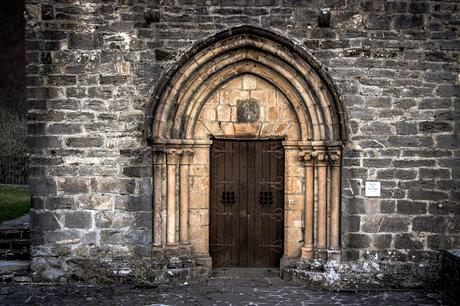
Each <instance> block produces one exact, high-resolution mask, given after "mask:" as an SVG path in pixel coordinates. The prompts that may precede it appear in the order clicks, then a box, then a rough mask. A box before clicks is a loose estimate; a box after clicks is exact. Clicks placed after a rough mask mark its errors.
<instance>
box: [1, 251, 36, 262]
mask: <svg viewBox="0 0 460 306" xmlns="http://www.w3.org/2000/svg"><path fill="white" fill-rule="evenodd" d="M29 259H30V250H29V249H8V250H0V260H29Z"/></svg>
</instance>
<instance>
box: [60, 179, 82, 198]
mask: <svg viewBox="0 0 460 306" xmlns="http://www.w3.org/2000/svg"><path fill="white" fill-rule="evenodd" d="M88 185H89V182H88V180H87V179H85V178H79V177H65V178H60V179H59V189H60V190H62V191H64V192H65V193H67V194H79V193H87V192H88V191H89V186H88Z"/></svg>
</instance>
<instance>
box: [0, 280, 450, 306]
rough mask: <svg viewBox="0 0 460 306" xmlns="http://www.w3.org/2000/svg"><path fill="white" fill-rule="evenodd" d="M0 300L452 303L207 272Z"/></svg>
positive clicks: (23, 290) (427, 295)
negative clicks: (152, 283)
mask: <svg viewBox="0 0 460 306" xmlns="http://www.w3.org/2000/svg"><path fill="white" fill-rule="evenodd" d="M0 305H66V306H67V305H78V306H82V305H130V306H132V305H371V306H377V305H385V306H389V305H401V306H402V305H404V306H410V305H454V304H453V303H452V302H450V301H449V300H447V299H446V297H445V296H443V295H441V294H439V293H436V292H426V291H407V290H403V291H361V292H351V291H350V292H331V291H325V290H318V289H307V288H305V287H302V286H301V285H297V284H291V283H288V282H286V281H283V280H281V279H278V278H261V279H244V278H239V279H234V278H210V279H209V280H207V281H206V282H203V283H200V284H192V285H181V286H178V287H176V288H174V289H166V288H155V289H147V288H136V287H133V286H120V285H119V286H115V285H112V286H89V285H59V286H51V285H39V284H23V285H21V284H17V283H16V284H0Z"/></svg>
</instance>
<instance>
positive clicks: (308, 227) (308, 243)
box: [299, 151, 315, 258]
mask: <svg viewBox="0 0 460 306" xmlns="http://www.w3.org/2000/svg"><path fill="white" fill-rule="evenodd" d="M299 157H300V159H301V160H302V161H303V162H305V206H304V225H305V230H304V246H303V247H302V257H303V258H312V257H313V245H314V213H315V207H314V205H315V204H314V198H315V197H314V192H315V184H314V182H315V176H314V168H313V158H312V156H311V152H309V151H303V152H301V153H300V154H299Z"/></svg>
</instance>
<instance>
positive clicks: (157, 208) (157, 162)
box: [153, 148, 166, 251]
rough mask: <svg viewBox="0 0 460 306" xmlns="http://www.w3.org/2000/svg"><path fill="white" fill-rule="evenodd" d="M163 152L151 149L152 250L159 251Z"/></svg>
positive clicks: (163, 165) (162, 240) (161, 223)
mask: <svg viewBox="0 0 460 306" xmlns="http://www.w3.org/2000/svg"><path fill="white" fill-rule="evenodd" d="M165 163H166V158H165V152H164V151H163V150H162V149H161V148H153V248H154V251H160V250H161V249H162V248H163V246H164V245H165V242H166V241H165V239H164V238H163V237H164V235H163V234H164V228H163V223H165V222H164V221H165V220H163V218H162V217H163V216H162V215H163V211H164V209H165V207H164V194H165V191H166V184H165V181H166V180H165V177H164V174H165Z"/></svg>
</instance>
